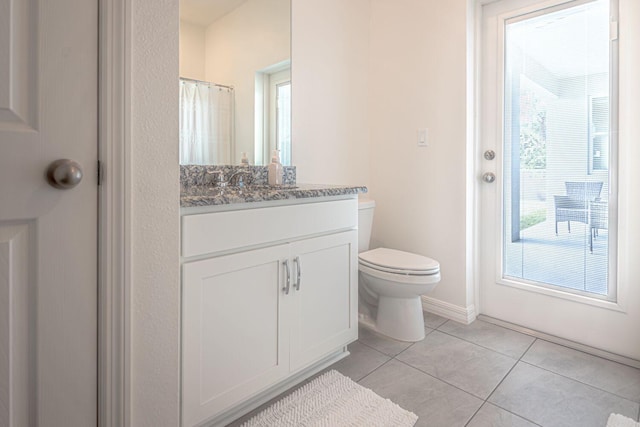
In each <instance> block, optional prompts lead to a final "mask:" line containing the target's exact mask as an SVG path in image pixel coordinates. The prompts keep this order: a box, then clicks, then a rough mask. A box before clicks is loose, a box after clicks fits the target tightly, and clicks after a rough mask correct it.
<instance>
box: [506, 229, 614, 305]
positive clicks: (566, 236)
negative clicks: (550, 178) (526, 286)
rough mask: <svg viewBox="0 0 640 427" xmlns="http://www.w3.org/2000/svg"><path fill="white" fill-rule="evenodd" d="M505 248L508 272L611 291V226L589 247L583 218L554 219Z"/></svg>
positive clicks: (598, 291) (591, 290)
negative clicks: (609, 241)
mask: <svg viewBox="0 0 640 427" xmlns="http://www.w3.org/2000/svg"><path fill="white" fill-rule="evenodd" d="M520 235H521V239H520V241H518V242H513V243H511V242H509V243H507V244H506V248H505V251H504V253H505V258H506V259H505V263H504V264H505V266H506V267H505V275H506V276H510V277H515V278H520V279H526V280H529V281H533V282H540V283H547V284H551V285H555V286H560V287H564V288H571V289H577V290H580V291H584V292H589V293H595V294H599V295H606V294H607V258H608V256H607V254H608V235H607V230H600V231H599V235H598V237H597V238H596V239H595V240H594V242H593V253H591V252H590V251H589V228H588V226H587V225H586V224H582V223H580V222H572V223H571V233H569V232H568V231H567V224H566V222H564V223H559V224H558V235H557V236H556V234H555V223H554V221H553V219H547V220H546V221H544V222H541V223H539V224H536V225H534V226H532V227H529V228H527V229H525V230H523V231H521V233H520Z"/></svg>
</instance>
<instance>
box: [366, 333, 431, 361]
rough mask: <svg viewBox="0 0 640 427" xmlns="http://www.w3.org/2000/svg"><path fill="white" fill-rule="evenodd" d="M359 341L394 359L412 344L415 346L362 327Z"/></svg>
mask: <svg viewBox="0 0 640 427" xmlns="http://www.w3.org/2000/svg"><path fill="white" fill-rule="evenodd" d="M429 332H431V329H429V330H428V331H427V333H429ZM358 341H360V342H361V343H362V344H366V345H368V346H369V347H372V348H374V349H376V350H378V351H380V352H382V353H384V354H386V355H388V356H392V357H393V356H396V355H397V354H398V353H400V352H402V351H404V350H406V349H407V348H408V347H409V346H410V345H411V344H413V343H410V342H404V341H396V340H394V339H391V338H389V337H385V336H384V335H380V334H378V333H376V332H373V331H372V330H371V329H368V328H365V327H364V326H360V329H359V330H358Z"/></svg>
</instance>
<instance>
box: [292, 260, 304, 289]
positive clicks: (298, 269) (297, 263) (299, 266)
mask: <svg viewBox="0 0 640 427" xmlns="http://www.w3.org/2000/svg"><path fill="white" fill-rule="evenodd" d="M293 263H294V264H295V266H296V283H295V285H294V287H295V288H296V291H299V290H300V279H301V276H302V264H300V257H299V256H297V257H295V258H294V259H293Z"/></svg>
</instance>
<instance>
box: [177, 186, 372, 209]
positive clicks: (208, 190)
mask: <svg viewBox="0 0 640 427" xmlns="http://www.w3.org/2000/svg"><path fill="white" fill-rule="evenodd" d="M366 192H367V187H364V186H345V185H319V184H288V185H281V186H278V187H271V186H268V185H256V186H248V187H205V186H200V185H196V186H189V187H184V188H183V189H182V191H181V193H180V207H182V208H190V207H196V206H217V205H230V204H236V203H255V202H268V201H277V200H291V199H305V198H311V197H331V196H344V195H349V194H358V193H366Z"/></svg>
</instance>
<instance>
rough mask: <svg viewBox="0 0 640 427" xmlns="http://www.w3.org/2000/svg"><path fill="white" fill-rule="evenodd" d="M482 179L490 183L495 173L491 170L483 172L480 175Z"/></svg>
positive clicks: (494, 178) (493, 179) (494, 177)
mask: <svg viewBox="0 0 640 427" xmlns="http://www.w3.org/2000/svg"><path fill="white" fill-rule="evenodd" d="M482 180H483V181H484V182H488V183H489V184H491V183H492V182H493V181H495V180H496V175H495V174H494V173H492V172H485V173H484V175H482Z"/></svg>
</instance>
